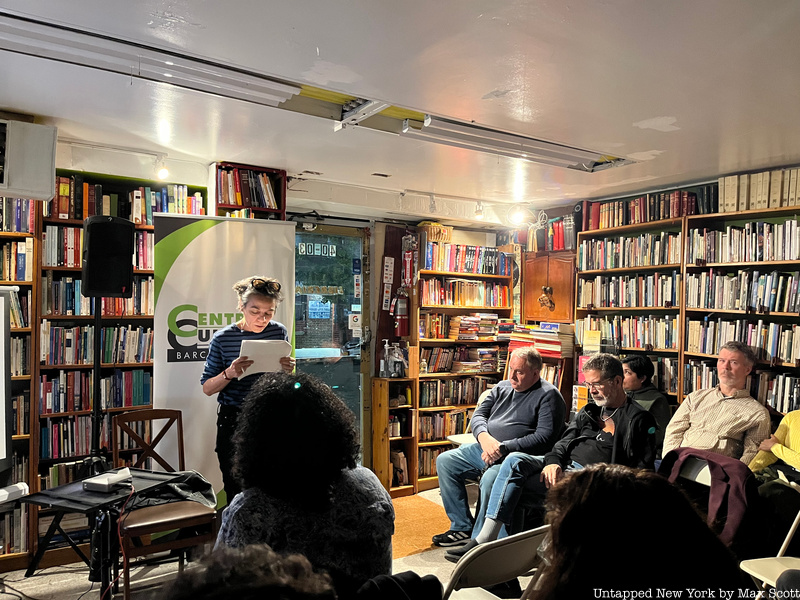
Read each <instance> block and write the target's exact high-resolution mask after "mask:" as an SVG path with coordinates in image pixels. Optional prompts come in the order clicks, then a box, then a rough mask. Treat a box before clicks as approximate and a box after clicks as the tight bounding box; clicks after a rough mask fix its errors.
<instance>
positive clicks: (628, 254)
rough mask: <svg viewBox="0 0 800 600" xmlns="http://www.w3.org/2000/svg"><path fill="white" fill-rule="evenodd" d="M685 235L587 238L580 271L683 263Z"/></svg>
mask: <svg viewBox="0 0 800 600" xmlns="http://www.w3.org/2000/svg"><path fill="white" fill-rule="evenodd" d="M681 244H682V235H681V234H680V233H676V232H667V231H661V232H659V233H643V234H641V235H638V236H623V235H621V236H618V237H613V238H603V239H597V240H594V239H589V240H583V241H581V243H580V246H579V247H578V256H577V264H578V270H579V271H596V270H601V269H629V268H633V267H651V266H661V265H677V264H680V262H681V258H682V256H681V255H682V252H683V246H682V245H681Z"/></svg>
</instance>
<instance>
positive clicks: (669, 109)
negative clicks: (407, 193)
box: [0, 0, 800, 216]
mask: <svg viewBox="0 0 800 600" xmlns="http://www.w3.org/2000/svg"><path fill="white" fill-rule="evenodd" d="M0 11H3V12H7V13H11V14H17V15H27V16H30V17H32V18H34V19H39V20H42V21H45V22H47V23H54V24H64V25H69V26H71V27H74V28H77V29H80V30H84V31H91V32H100V33H103V34H105V35H108V36H111V37H115V38H119V39H123V40H128V41H134V42H139V43H141V44H145V45H147V46H153V47H156V48H162V49H169V50H175V51H179V52H181V53H185V54H188V55H191V56H195V57H200V58H206V59H210V60H213V61H215V62H221V63H225V64H228V65H231V66H235V67H239V68H242V69H246V70H249V71H254V72H258V73H263V74H266V75H269V76H274V77H278V78H282V79H286V80H289V81H292V82H296V83H301V84H310V85H315V86H319V87H322V88H325V89H328V90H332V91H340V92H344V93H348V94H352V95H355V96H359V97H363V98H370V99H375V100H383V101H386V102H389V103H391V104H392V105H394V106H399V107H405V108H410V109H414V110H418V111H421V112H425V113H430V114H433V115H438V116H445V117H450V118H454V119H459V120H463V121H474V122H475V123H478V124H482V125H486V126H489V127H493V128H498V129H502V130H507V131H512V132H516V133H520V134H523V135H527V136H532V137H536V138H540V139H546V140H551V141H556V142H559V143H562V144H567V145H571V146H577V147H582V148H586V149H590V150H597V151H602V152H606V153H613V154H615V155H617V156H623V157H628V158H633V159H635V160H637V161H639V162H637V163H636V164H634V165H629V166H624V167H619V168H614V169H607V170H605V171H601V172H598V173H583V172H579V171H573V170H567V169H559V168H552V167H545V166H539V165H536V164H533V163H530V162H525V161H520V160H516V159H511V158H505V157H496V156H492V155H488V154H482V153H477V152H472V151H469V150H461V149H456V148H449V147H445V146H441V145H436V144H430V143H426V142H422V141H417V140H411V139H405V138H401V137H398V136H394V135H390V134H387V133H381V132H378V131H374V130H368V129H365V128H363V127H362V128H348V129H346V130H343V131H338V132H334V130H333V124H332V121H330V120H327V119H323V118H318V117H312V116H307V115H303V114H297V113H292V112H288V111H285V110H279V109H275V108H270V107H265V106H260V105H255V104H249V103H245V102H242V101H238V100H232V99H227V98H219V97H215V96H210V95H206V94H203V93H199V92H193V91H188V90H183V89H179V88H175V87H172V86H169V85H166V84H161V83H153V82H148V81H143V80H140V79H133V78H130V77H126V76H122V75H117V74H113V73H107V72H103V71H100V70H93V69H90V68H87V67H81V66H74V65H66V64H62V63H57V62H53V61H49V60H45V59H41V58H36V57H32V56H24V55H19V54H13V53H11V52H7V51H0V110H9V111H15V112H22V113H27V114H33V115H36V117H37V121H38V122H43V123H51V124H55V125H57V126H58V128H59V137H64V138H71V139H76V140H84V141H89V142H92V143H97V144H109V145H114V146H124V147H129V148H139V149H142V150H150V151H157V152H167V153H169V156H170V157H171V158H178V159H185V160H191V161H196V162H198V163H203V164H208V163H211V162H213V161H217V160H227V161H236V162H243V163H249V164H256V165H264V166H270V167H277V168H283V169H286V170H287V171H288V172H289V174H290V175H297V174H299V173H300V172H302V171H304V170H309V171H318V172H321V173H322V175H320V176H312V177H310V179H317V180H324V181H327V182H337V183H345V184H349V186H348V187H345V188H342V189H345V190H348V189H349V190H352V191H353V194H352V195H353V197H354V198H359V201H354V202H353V205H354V208H351V209H349V210H350V211H351V214H354V215H366V214H373V213H374V212H375V211H370V210H368V208H367V207H365V206H364V204H367V203H378V204H380V203H385V206H376V207H375V208H376V209H378V210H382V209H386V210H388V211H394V212H397V211H398V210H399V211H400V212H414V213H416V214H419V215H420V216H423V215H424V216H429V215H428V214H427V213H429V210H428V207H427V205H428V203H427V202H424V203H423V202H417V204H415V205H414V206H412V207H410V206H408V205H403V202H402V199H401V197H400V196H399V194H397V192H401V191H404V190H414V191H417V192H425V193H433V194H435V195H436V196H437V197H441V198H447V197H458V198H472V199H482V200H484V201H486V202H488V203H490V204H491V205H494V206H500V205H504V204H511V203H514V202H519V201H524V202H531V203H533V205H534V206H536V207H545V208H550V207H553V206H557V205H567V204H574V203H575V202H576V201H577V200H580V199H585V198H597V197H609V196H619V195H623V194H628V193H636V192H639V191H647V190H653V189H661V188H665V187H668V186H673V185H677V184H683V183H692V182H699V181H708V180H715V179H716V178H717V177H718V176H719V175H720V174H725V173H731V172H739V171H752V170H761V169H764V168H768V167H773V166H788V165H797V164H800V98H798V95H799V94H800V69H798V66H799V65H800V35H798V33H797V32H798V30H800V27H799V26H800V2H797V1H796V0H771V1H770V2H753V1H752V0H749V1H742V0H671V1H669V2H663V1H659V2H657V1H644V0H629V1H624V0H605V1H589V0H577V1H576V0H572V1H569V0H566V1H564V0H526V1H522V0H518V1H514V2H510V1H500V0H438V1H434V2H431V1H430V0H427V1H425V2H422V1H418V0H406V1H402V2H401V1H395V2H385V1H376V0H358V1H353V0H351V1H346V2H345V1H335V0H322V1H317V2H313V1H311V0H291V1H286V0H282V1H280V2H268V1H263V0H251V1H237V0H227V1H225V2H198V1H194V2H192V1H189V0H178V1H158V0H144V1H137V2H130V1H120V0H82V1H81V2H64V1H63V0H51V1H35V0H0ZM376 172H378V173H386V174H389V175H391V177H389V178H378V177H375V176H373V175H372V173H376ZM303 185H305V184H304V183H303V182H296V183H294V184H293V186H292V187H294V188H296V190H298V191H297V193H295V194H293V197H292V199H290V208H291V207H292V206H294V207H296V208H298V207H300V208H301V207H304V206H315V205H316V204H315V203H314V202H315V201H319V202H318V205H319V207H320V208H322V209H323V210H325V208H326V207H327V208H331V212H334V211H333V210H332V206H333V205H332V204H330V203H329V202H330V201H331V200H332V199H333V197H334V196H335V201H336V203H337V204H341V203H342V202H345V203H346V202H347V196H348V194H347V193H344V194H342V193H338V194H332V193H330V189H331V188H330V187H327V188H326V186H322V185H317V186H316V187H315V186H314V185H313V184H309V185H308V186H307V187H306V188H305V189H306V191H302V192H301V191H299V190H301V189H304V188H303ZM350 186H354V187H350ZM317 188H319V189H320V190H323V189H327V191H326V192H320V193H319V198H311V197H310V196H313V195H314V193H315V192H314V191H313V190H314V189H317ZM365 188H370V189H372V188H377V189H385V190H389V191H392V192H394V193H393V194H371V193H369V189H367V190H366V191H365ZM304 194H305V195H306V196H308V200H307V201H305V202H303V201H300V200H298V199H297V198H301V197H303V195H304ZM359 202H360V203H361V204H359ZM462 204H463V205H464V210H465V212H471V210H472V208H474V205H473V204H472V203H462ZM502 208H504V207H502ZM339 212H341V209H340V210H339ZM344 212H345V213H346V212H347V211H346V210H345V211H344ZM496 212H498V213H501V212H503V211H502V210H501V208H497V211H496ZM434 216H437V215H436V214H435V213H434ZM439 216H445V215H439Z"/></svg>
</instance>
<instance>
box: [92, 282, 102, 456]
mask: <svg viewBox="0 0 800 600" xmlns="http://www.w3.org/2000/svg"><path fill="white" fill-rule="evenodd" d="M93 299H94V366H93V368H92V398H93V400H92V448H91V458H92V461H93V463H94V462H95V461H96V459H102V458H103V454H102V451H101V449H100V431H101V429H102V428H103V409H102V407H101V406H100V389H101V386H100V366H101V364H102V356H101V352H102V349H103V344H102V340H101V339H100V338H101V334H102V327H103V318H102V314H101V313H102V305H103V299H102V298H101V297H100V296H93ZM93 470H94V469H93Z"/></svg>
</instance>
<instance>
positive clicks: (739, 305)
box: [686, 269, 800, 313]
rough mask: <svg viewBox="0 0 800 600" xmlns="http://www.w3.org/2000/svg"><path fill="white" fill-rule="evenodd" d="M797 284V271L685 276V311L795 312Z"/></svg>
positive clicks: (799, 307) (798, 304) (799, 299)
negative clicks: (694, 309)
mask: <svg viewBox="0 0 800 600" xmlns="http://www.w3.org/2000/svg"><path fill="white" fill-rule="evenodd" d="M798 284H800V271H794V272H792V273H780V272H778V271H771V272H769V273H760V272H759V271H752V272H750V271H744V270H740V271H737V272H734V273H727V272H724V271H719V270H714V269H710V270H708V271H703V272H701V273H687V275H686V308H703V309H716V310H741V311H748V310H749V311H757V312H762V313H763V312H783V313H797V312H800V294H798Z"/></svg>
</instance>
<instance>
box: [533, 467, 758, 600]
mask: <svg viewBox="0 0 800 600" xmlns="http://www.w3.org/2000/svg"><path fill="white" fill-rule="evenodd" d="M547 509H548V513H547V522H548V523H549V524H550V527H551V529H550V533H549V536H548V541H549V545H547V547H546V549H545V550H544V555H545V559H546V562H547V565H546V566H545V567H543V568H542V574H541V578H540V580H539V584H538V585H537V589H536V591H535V592H534V594H533V596H532V597H533V598H535V599H545V598H546V599H548V600H575V599H580V598H592V597H594V596H593V595H592V590H593V589H596V588H603V589H616V590H620V589H623V590H624V589H627V590H641V589H653V588H666V589H670V590H676V589H684V590H685V589H688V588H695V589H699V588H701V587H708V586H716V587H720V588H724V589H737V588H738V587H744V584H743V582H742V579H741V574H740V571H739V568H738V566H737V563H736V561H735V559H734V557H733V555H732V554H731V553H730V552H729V551H728V549H727V548H726V547H725V546H724V545H723V543H722V542H721V541H720V540H719V538H718V537H717V536H716V535H715V534H714V532H712V531H711V529H710V528H709V527H708V525H706V523H705V521H704V520H703V519H702V518H701V517H700V515H699V514H698V513H697V511H696V510H695V508H694V506H692V504H691V502H690V501H689V499H688V498H687V496H686V495H685V494H684V493H683V491H681V490H680V489H679V488H677V487H676V486H674V485H673V484H671V483H670V482H669V481H668V480H667V479H666V478H664V477H662V476H661V475H657V474H656V473H654V472H652V471H645V470H642V469H631V468H630V467H625V466H622V465H611V464H604V463H600V464H594V465H590V466H588V467H586V468H585V469H579V470H575V471H571V472H569V473H567V476H566V477H564V479H562V480H561V481H560V482H558V483H557V484H556V485H555V486H553V487H552V488H551V489H550V491H549V493H548V496H547ZM678 558H679V560H680V567H679V568H673V566H674V565H675V560H676V559H678ZM671 565H672V566H671Z"/></svg>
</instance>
